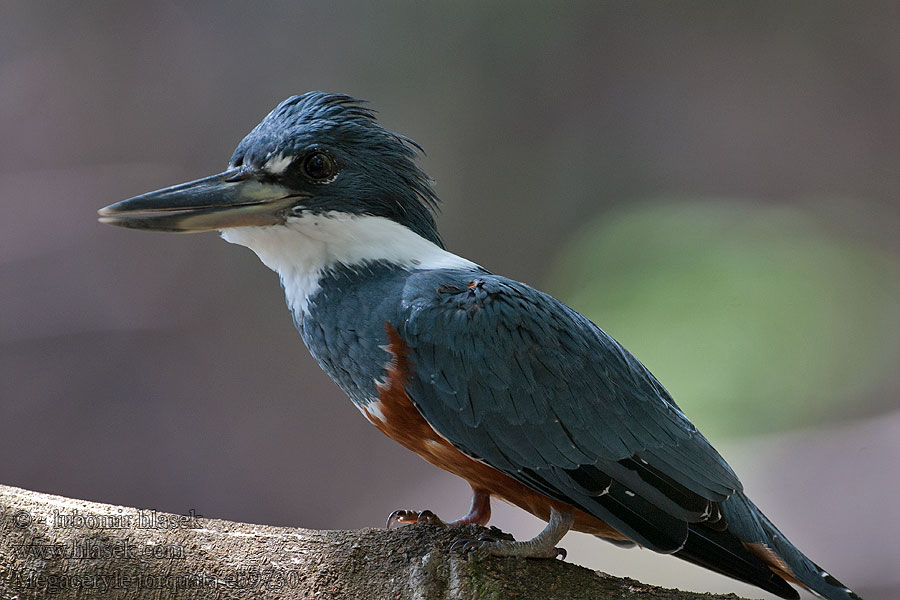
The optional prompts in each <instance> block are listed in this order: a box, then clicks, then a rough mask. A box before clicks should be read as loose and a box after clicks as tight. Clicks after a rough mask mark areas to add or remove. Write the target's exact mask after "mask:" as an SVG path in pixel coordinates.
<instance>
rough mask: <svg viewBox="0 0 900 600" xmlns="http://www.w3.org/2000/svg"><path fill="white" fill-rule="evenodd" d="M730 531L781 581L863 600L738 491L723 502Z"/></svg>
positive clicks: (832, 597)
mask: <svg viewBox="0 0 900 600" xmlns="http://www.w3.org/2000/svg"><path fill="white" fill-rule="evenodd" d="M722 512H723V514H724V515H725V519H726V520H727V521H728V531H729V532H731V533H732V534H734V536H736V537H737V538H738V539H739V540H740V541H741V542H742V543H743V544H744V546H745V547H746V548H747V549H748V550H749V551H750V552H752V553H753V554H754V555H756V556H757V557H758V558H760V560H762V561H763V562H764V563H766V565H768V567H769V569H770V570H771V571H772V572H773V573H777V574H778V575H779V576H780V578H784V579H787V580H788V581H792V582H794V583H797V584H799V585H801V586H803V587H805V588H806V589H808V590H809V591H811V592H813V593H815V594H816V595H818V596H821V597H822V598H826V599H827V600H862V599H861V598H860V597H859V596H858V595H857V594H856V593H855V592H853V591H852V590H850V589H849V588H848V587H847V586H845V585H844V584H842V583H841V582H840V581H838V580H837V579H835V578H834V577H833V576H831V575H830V574H829V573H828V572H826V571H825V570H824V569H822V568H821V567H820V566H818V565H817V564H815V563H814V562H812V561H811V560H810V559H808V558H807V557H806V556H805V555H804V554H803V553H802V552H800V550H798V549H797V547H796V546H794V545H793V544H792V543H791V542H790V540H788V539H787V538H786V537H785V536H784V534H783V533H781V532H780V531H779V530H778V528H777V527H775V525H774V524H773V523H772V522H771V521H770V520H769V519H768V518H767V517H766V516H765V515H764V514H762V512H761V511H760V510H759V509H758V508H756V505H754V504H753V502H751V501H750V499H749V498H747V497H746V496H745V495H744V494H743V493H741V492H738V493H737V494H735V495H734V496H732V497H731V498H729V499H728V500H726V501H725V502H723V503H722Z"/></svg>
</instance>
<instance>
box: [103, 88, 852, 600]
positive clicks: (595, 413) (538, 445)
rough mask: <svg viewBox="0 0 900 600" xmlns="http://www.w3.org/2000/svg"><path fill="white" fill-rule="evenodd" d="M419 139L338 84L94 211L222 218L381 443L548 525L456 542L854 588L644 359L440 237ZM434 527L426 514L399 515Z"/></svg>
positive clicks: (478, 506)
mask: <svg viewBox="0 0 900 600" xmlns="http://www.w3.org/2000/svg"><path fill="white" fill-rule="evenodd" d="M419 149H420V148H419V146H418V145H416V144H415V143H414V142H412V141H411V140H409V139H407V138H405V137H403V136H401V135H398V134H396V133H392V132H390V131H388V130H386V129H384V128H383V127H381V126H380V125H379V124H378V123H377V122H376V119H375V116H374V113H373V111H372V110H370V109H369V108H367V107H366V106H365V104H364V103H361V102H360V101H357V100H355V99H353V98H351V97H349V96H346V95H340V94H326V93H322V92H309V93H306V94H303V95H301V96H294V97H291V98H288V99H287V100H285V101H284V102H282V103H281V104H279V105H278V106H277V107H276V108H275V109H274V110H273V111H272V112H271V113H269V115H268V116H266V117H265V119H263V121H262V122H261V123H260V124H259V125H257V126H256V127H255V128H254V129H253V131H251V132H250V133H249V134H248V135H247V136H246V137H245V138H244V139H243V140H242V141H241V142H240V144H238V147H237V149H236V150H235V151H234V154H233V155H232V157H231V160H230V161H229V163H228V168H227V169H226V170H225V172H223V173H220V174H218V175H213V176H212V177H207V178H205V179H199V180H197V181H192V182H189V183H185V184H182V185H178V186H174V187H170V188H166V189H163V190H160V191H157V192H152V193H149V194H144V195H142V196H137V197H135V198H131V199H129V200H125V201H122V202H119V203H117V204H113V205H111V206H108V207H106V208H103V209H101V210H100V211H99V212H100V216H101V218H100V220H101V221H102V222H104V223H110V224H113V225H120V226H123V227H131V228H135V229H148V230H155V231H173V232H197V231H210V230H219V231H221V234H222V237H223V238H225V240H226V241H229V242H232V243H235V244H240V245H242V246H247V247H248V248H250V249H251V250H253V251H254V252H255V253H256V254H257V255H258V256H259V258H260V259H261V260H262V262H263V263H264V264H265V265H266V266H268V267H269V268H271V269H272V270H273V271H275V272H276V273H278V275H279V277H280V278H281V285H282V287H283V288H284V292H285V295H286V298H287V305H288V308H289V309H290V311H291V313H292V315H293V318H294V324H295V325H296V327H297V329H298V330H299V331H300V334H301V336H302V337H303V341H304V342H305V343H306V345H307V347H308V348H309V351H310V352H311V353H312V355H313V357H315V359H316V360H317V361H318V363H319V365H320V366H321V367H322V369H324V370H325V372H326V373H328V375H330V376H331V378H332V379H333V380H334V381H335V383H337V384H338V385H339V386H340V387H341V389H342V390H344V392H346V394H347V395H348V396H349V397H350V399H351V400H352V401H353V403H354V404H355V405H356V406H357V407H358V408H359V410H360V411H362V413H363V414H364V415H365V417H366V418H367V419H368V420H369V421H371V422H372V424H373V425H375V427H377V428H378V429H379V430H380V431H382V432H383V433H385V434H386V435H387V436H389V437H391V438H392V439H394V440H396V441H397V442H399V443H401V444H403V445H404V446H405V447H407V448H408V449H410V450H412V451H413V452H416V453H417V454H419V455H420V456H421V457H422V458H424V459H425V460H427V461H428V462H430V463H432V464H434V465H436V466H438V467H440V468H442V469H446V470H447V471H449V472H451V473H453V474H455V475H458V476H460V477H462V478H463V479H465V480H466V481H468V482H469V484H470V485H471V486H472V491H473V500H472V505H471V508H470V510H469V512H468V514H466V515H465V516H463V517H462V518H460V519H459V520H457V521H454V522H453V523H451V524H466V523H475V524H480V525H484V524H486V523H487V522H488V520H489V518H490V500H491V497H492V496H497V497H499V498H502V499H504V500H506V501H508V502H510V503H512V504H515V505H517V506H519V507H521V508H522V509H524V510H526V511H528V512H530V513H532V514H533V515H535V516H537V517H539V518H541V519H543V520H544V521H547V522H548V525H547V527H546V528H545V529H544V530H543V531H542V532H541V533H540V534H539V535H538V536H537V537H535V538H534V539H533V540H530V541H523V542H516V541H510V540H505V539H501V540H498V539H490V538H487V539H480V540H475V541H474V542H470V543H467V544H466V545H465V547H466V548H472V547H477V548H480V549H482V550H484V551H487V552H489V553H492V554H496V555H507V556H521V557H556V556H557V555H558V553H559V552H560V551H559V549H557V548H556V544H557V543H558V542H559V541H560V539H561V538H562V537H563V535H565V533H566V532H567V531H569V529H574V530H576V531H583V532H587V533H590V534H594V535H596V536H598V537H600V538H603V539H605V540H608V541H611V542H613V543H616V544H618V545H623V546H630V545H635V544H637V545H639V546H642V547H644V548H649V549H651V550H655V551H657V552H662V553H667V554H673V555H674V556H677V557H678V558H681V559H684V560H687V561H690V562H692V563H695V564H697V565H700V566H702V567H706V568H707V569H711V570H713V571H717V572H719V573H722V574H724V575H727V576H730V577H733V578H735V579H738V580H741V581H745V582H748V583H751V584H753V585H756V586H759V587H760V588H762V589H765V590H768V591H770V592H772V593H774V594H776V595H778V596H780V597H782V598H798V597H799V596H798V594H797V591H796V590H795V589H794V588H793V587H791V586H790V585H789V584H788V582H792V583H795V584H799V585H800V586H802V587H805V588H807V589H809V590H811V591H813V592H815V593H817V594H819V595H821V596H823V597H825V598H828V599H831V600H839V599H840V600H849V599H858V598H859V597H858V596H857V595H856V594H855V593H853V592H852V591H850V590H849V589H847V588H846V587H845V586H844V585H843V584H841V583H840V582H839V581H837V580H836V579H835V578H834V577H832V576H831V575H829V574H828V573H827V572H825V571H824V570H823V569H821V568H820V567H819V566H817V565H816V564H815V563H813V562H812V561H811V560H810V559H808V558H807V557H806V556H805V555H804V554H803V553H801V552H800V551H799V550H798V549H797V548H796V547H795V546H794V545H793V544H791V542H789V541H788V540H787V538H786V537H785V536H784V535H783V534H782V533H781V532H780V531H779V530H778V529H777V528H776V527H775V525H773V524H772V522H771V521H769V519H767V518H766V516H765V515H763V514H762V512H760V510H759V509H757V508H756V506H755V505H754V504H753V503H752V502H751V501H750V499H749V498H748V497H747V496H746V495H745V494H744V491H743V488H742V486H741V482H740V480H739V479H738V477H737V475H735V474H734V472H733V471H732V470H731V468H730V467H729V466H728V464H727V463H726V462H725V460H724V459H723V458H722V457H721V456H720V455H719V453H718V452H717V451H716V450H715V449H714V448H713V447H712V446H711V445H710V443H709V442H708V441H707V440H706V438H705V437H704V436H703V435H702V434H701V433H700V432H699V431H697V428H696V427H695V426H694V425H693V424H692V423H691V422H690V421H689V420H688V419H687V417H686V416H685V415H684V413H683V412H682V411H681V409H679V407H678V406H677V405H676V404H675V401H674V400H673V399H672V398H671V396H670V395H669V394H668V392H666V390H665V389H664V388H663V386H662V385H661V384H660V383H659V382H658V381H657V380H656V379H655V378H654V377H653V375H651V374H650V372H649V371H648V370H647V369H646V368H645V367H644V366H643V365H642V364H641V363H640V362H639V361H638V360H637V359H636V358H634V357H633V356H632V355H631V354H630V353H629V352H628V351H627V350H625V348H623V347H622V346H621V345H619V344H618V343H617V342H616V341H615V340H614V339H612V338H611V337H610V336H609V335H607V334H606V333H605V332H604V331H603V330H601V329H600V328H599V327H597V326H596V325H594V324H593V323H592V322H591V321H589V320H588V319H587V318H585V317H584V316H582V315H580V314H579V313H577V312H575V311H574V310H572V309H571V308H569V307H568V306H566V305H565V304H563V303H562V302H560V301H558V300H556V299H555V298H553V297H551V296H549V295H547V294H544V293H542V292H540V291H538V290H535V289H534V288H531V287H529V286H528V285H525V284H523V283H520V282H518V281H514V280H511V279H507V278H505V277H501V276H498V275H494V274H493V273H491V272H490V271H488V270H486V269H484V268H483V267H481V266H479V265H477V264H475V263H473V262H470V261H468V260H466V259H465V258H461V257H459V256H457V255H455V254H452V253H450V252H448V251H447V250H445V249H444V245H443V243H442V241H441V238H440V236H439V235H438V232H437V228H436V226H435V221H434V211H435V209H436V208H437V205H438V198H437V196H436V195H435V192H434V190H433V188H432V185H431V181H430V180H429V178H428V177H427V176H426V174H425V173H424V172H423V171H422V170H421V169H420V168H419V167H418V166H417V164H416V162H415V159H416V157H417V150H419ZM419 521H426V522H430V523H441V521H440V520H439V519H438V518H437V517H436V516H434V515H433V514H432V513H430V512H428V511H423V512H417V511H396V512H395V513H393V514H392V515H391V517H390V518H389V520H388V523H389V525H390V524H391V523H394V522H419Z"/></svg>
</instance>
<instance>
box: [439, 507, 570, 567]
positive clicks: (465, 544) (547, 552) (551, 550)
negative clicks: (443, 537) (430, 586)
mask: <svg viewBox="0 0 900 600" xmlns="http://www.w3.org/2000/svg"><path fill="white" fill-rule="evenodd" d="M574 521H575V515H574V514H573V513H571V512H565V513H561V512H559V511H557V510H556V509H555V508H551V509H550V522H549V523H547V526H546V527H545V528H544V530H543V531H541V532H540V533H539V534H537V535H536V536H535V537H534V538H533V539H530V540H528V541H524V542H517V541H515V540H514V539H513V538H512V536H509V535H507V534H504V533H503V532H501V531H500V530H499V529H496V528H492V531H491V533H492V534H493V533H494V531H497V532H499V533H500V534H502V536H503V539H498V537H500V536H497V537H494V536H493V535H484V536H481V537H479V538H478V539H460V540H456V541H455V542H453V545H452V546H450V550H451V551H458V552H462V554H463V555H469V554H471V553H473V552H479V551H480V552H485V553H487V554H490V555H492V556H516V557H519V558H556V557H557V556H559V557H561V558H563V559H565V558H566V554H567V553H566V550H565V548H557V547H556V544H557V543H558V542H559V540H561V539H562V538H563V536H564V535H566V533H567V532H568V531H569V529H570V528H571V527H572V523H573V522H574Z"/></svg>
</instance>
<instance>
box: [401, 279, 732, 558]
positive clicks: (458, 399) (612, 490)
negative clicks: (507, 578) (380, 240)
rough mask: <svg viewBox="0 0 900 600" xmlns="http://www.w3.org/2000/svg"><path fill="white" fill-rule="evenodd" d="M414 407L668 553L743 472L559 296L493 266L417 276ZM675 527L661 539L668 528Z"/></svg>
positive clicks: (477, 449)
mask: <svg viewBox="0 0 900 600" xmlns="http://www.w3.org/2000/svg"><path fill="white" fill-rule="evenodd" d="M401 317H402V318H401V320H400V322H398V323H397V324H396V326H397V329H398V332H399V334H400V336H401V337H402V338H403V339H404V341H405V342H406V344H407V345H408V348H409V353H410V359H411V361H412V363H413V367H412V368H413V371H414V377H413V378H412V380H411V381H410V382H409V384H408V391H409V394H410V397H411V399H412V401H413V403H414V404H415V405H416V407H417V408H418V410H419V411H420V412H421V413H422V415H423V416H424V417H425V419H426V420H427V421H428V422H429V424H431V426H432V427H433V428H434V429H435V430H436V431H437V432H438V433H439V434H441V435H442V436H444V437H445V438H447V439H448V440H449V441H450V442H451V443H453V444H454V445H455V446H456V447H457V448H459V449H460V450H461V451H463V452H464V453H466V454H467V455H469V456H471V457H473V458H476V459H479V460H482V461H484V462H486V463H488V464H489V465H491V466H493V467H494V468H496V469H498V470H500V471H502V472H504V473H506V474H507V475H509V476H511V477H513V478H515V479H517V480H519V481H520V482H522V483H524V484H525V485H528V486H529V487H532V488H533V489H536V490H538V491H540V492H542V493H544V494H547V495H548V496H551V497H553V498H555V499H557V500H560V501H563V502H567V503H569V504H573V505H575V506H578V507H579V508H581V509H582V510H585V511H586V512H588V513H591V514H594V515H595V516H598V517H599V518H602V519H604V520H606V521H607V522H609V523H610V524H611V525H613V526H615V527H617V528H618V529H619V530H620V531H622V532H623V533H625V534H626V535H629V537H632V539H634V540H635V541H637V542H638V543H641V544H642V545H645V546H648V547H651V548H654V549H657V550H659V551H664V552H665V551H668V552H672V551H675V550H677V549H678V548H679V547H680V546H681V544H683V543H684V536H686V535H687V523H688V522H695V523H696V522H705V523H707V524H708V525H710V526H711V527H714V528H715V527H717V525H716V523H720V524H721V527H724V525H725V523H724V520H722V519H721V514H720V513H719V511H718V503H720V502H722V501H724V500H725V499H726V498H727V497H729V496H730V495H732V494H733V493H734V492H735V491H736V490H739V489H741V484H740V481H739V480H738V478H737V476H736V475H735V474H734V472H733V471H732V470H731V468H730V467H729V466H728V465H727V463H726V462H725V461H724V459H723V458H722V457H721V456H720V455H719V454H718V452H716V450H715V449H714V448H713V447H712V446H711V445H710V444H709V442H708V441H707V440H706V438H704V437H703V436H702V435H701V434H700V433H699V432H698V431H697V429H696V427H694V425H693V424H691V422H690V421H689V420H688V419H687V418H686V417H685V416H684V414H683V413H682V412H681V410H680V409H679V408H678V406H677V405H676V404H675V402H674V401H673V400H672V399H671V397H670V396H669V395H668V393H667V392H666V391H665V389H664V388H663V387H662V385H660V384H659V382H658V381H657V380H656V379H655V378H654V377H653V375H652V374H650V372H649V371H647V369H646V368H645V367H644V366H643V365H642V364H641V363H640V362H639V361H638V360H637V359H635V358H634V357H633V356H632V355H631V354H630V353H628V352H627V351H626V350H625V349H624V348H622V346H621V345H619V344H618V343H617V342H616V341H615V340H613V339H612V338H611V337H610V336H608V335H607V334H606V333H605V332H603V331H602V330H601V329H600V328H599V327H597V326H596V325H594V324H593V323H591V322H590V321H589V320H588V319H586V318H585V317H583V316H582V315H580V314H578V313H577V312H575V311H574V310H572V309H570V308H569V307H567V306H566V305H564V304H562V303H561V302H559V301H558V300H556V299H554V298H552V297H551V296H549V295H547V294H544V293H542V292H539V291H537V290H534V289H533V288H531V287H529V286H527V285H525V284H522V283H519V282H516V281H513V280H510V279H506V278H503V277H498V276H495V275H491V274H487V273H484V272H477V273H473V272H466V271H437V272H434V271H433V272H423V273H422V274H421V275H418V276H413V277H410V278H409V280H408V283H407V285H406V288H405V290H404V301H403V309H402V312H401ZM661 530H665V534H664V535H661V534H660V531H661Z"/></svg>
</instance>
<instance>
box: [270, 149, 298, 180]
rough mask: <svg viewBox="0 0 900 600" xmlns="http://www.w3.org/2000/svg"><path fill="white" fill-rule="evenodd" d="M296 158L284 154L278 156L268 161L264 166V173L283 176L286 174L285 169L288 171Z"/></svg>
mask: <svg viewBox="0 0 900 600" xmlns="http://www.w3.org/2000/svg"><path fill="white" fill-rule="evenodd" d="M295 158H297V157H296V156H285V155H284V154H276V155H275V156H273V157H272V158H270V159H269V160H267V161H266V164H264V165H263V166H262V168H263V171H265V172H267V173H270V174H272V175H281V174H282V173H284V171H285V169H287V168H288V167H289V166H290V165H291V163H292V162H294V159H295Z"/></svg>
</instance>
